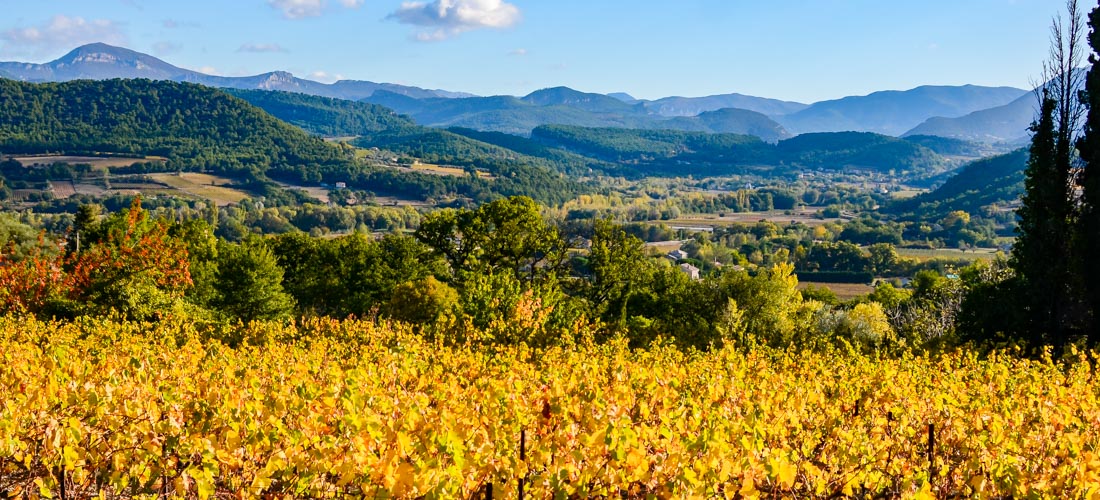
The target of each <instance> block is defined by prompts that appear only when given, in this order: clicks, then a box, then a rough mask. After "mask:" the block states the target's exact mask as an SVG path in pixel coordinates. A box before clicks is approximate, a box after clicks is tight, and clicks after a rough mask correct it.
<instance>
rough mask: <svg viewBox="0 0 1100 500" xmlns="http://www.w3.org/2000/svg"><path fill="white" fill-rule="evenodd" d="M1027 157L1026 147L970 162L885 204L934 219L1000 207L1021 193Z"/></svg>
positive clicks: (911, 214)
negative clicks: (936, 183) (933, 185)
mask: <svg viewBox="0 0 1100 500" xmlns="http://www.w3.org/2000/svg"><path fill="white" fill-rule="evenodd" d="M1027 159H1028V152H1027V150H1026V149H1018V150H1016V151H1013V152H1011V153H1009V154H1005V155H1000V156H994V157H991V158H985V159H981V160H977V161H974V162H972V163H969V164H967V165H966V166H965V167H963V168H962V169H960V170H959V172H958V174H956V175H955V176H953V177H951V178H950V179H948V180H947V182H945V183H944V184H943V185H942V186H940V187H939V188H937V189H936V190H934V191H931V192H928V193H925V194H922V195H920V196H917V197H915V198H910V199H908V200H902V201H899V202H897V203H895V204H894V205H892V206H890V207H888V211H889V212H893V213H899V214H906V215H909V216H916V217H920V218H925V219H938V218H941V217H943V216H945V215H947V213H949V212H951V211H954V210H965V211H967V212H970V213H975V214H976V213H980V211H981V210H982V208H983V207H989V206H991V205H1000V206H1002V207H1003V206H1005V205H1007V204H1010V203H1013V202H1015V201H1017V200H1019V199H1020V196H1021V195H1022V194H1023V192H1024V170H1025V169H1026V168H1027Z"/></svg>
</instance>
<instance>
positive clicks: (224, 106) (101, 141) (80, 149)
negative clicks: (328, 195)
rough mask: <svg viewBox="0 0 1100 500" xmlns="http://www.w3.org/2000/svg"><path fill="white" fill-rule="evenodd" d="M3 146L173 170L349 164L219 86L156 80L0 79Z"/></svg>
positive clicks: (337, 153) (319, 142)
mask: <svg viewBox="0 0 1100 500" xmlns="http://www.w3.org/2000/svg"><path fill="white" fill-rule="evenodd" d="M0 150H3V151H4V152H7V153H44V152H64V153H87V152H106V153H125V154H140V155H157V156H164V157H166V158H168V162H169V165H170V166H171V167H174V168H182V169H189V168H208V169H212V170H217V171H225V172H233V171H242V170H245V171H250V172H252V173H256V174H259V173H262V172H266V171H268V170H269V169H294V168H298V167H306V166H309V167H311V168H317V167H320V166H324V165H335V164H341V163H345V162H347V159H346V158H345V156H344V155H343V154H341V152H340V151H339V150H337V149H336V148H333V147H331V146H329V145H327V144H325V143H324V141H322V140H321V139H320V138H317V137H313V136H310V135H309V134H307V133H305V132H303V131H301V130H299V129H297V128H295V127H293V126H291V125H289V124H287V123H284V122H281V121H279V120H278V119H276V118H275V117H273V116H271V115H269V114H267V113H265V112H263V110H261V109H259V108H256V107H254V106H252V105H250V104H248V103H247V102H245V101H243V100H240V99H238V98H236V97H233V96H230V95H228V94H226V93H224V92H221V91H219V90H215V89H212V88H208V87H202V86H199V85H193V84H186V83H173V82H166V81H150V80H103V81H89V80H77V81H72V82H66V83H43V84H31V83H24V82H17V81H14V80H0Z"/></svg>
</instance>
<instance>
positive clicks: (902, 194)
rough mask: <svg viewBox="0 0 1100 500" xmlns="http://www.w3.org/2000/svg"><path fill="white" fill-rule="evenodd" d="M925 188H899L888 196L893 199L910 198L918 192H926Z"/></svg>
mask: <svg viewBox="0 0 1100 500" xmlns="http://www.w3.org/2000/svg"><path fill="white" fill-rule="evenodd" d="M927 192H928V190H927V189H900V190H897V191H894V192H891V193H890V197H891V198H893V199H895V200H904V199H908V198H912V197H914V196H917V195H919V194H923V193H927Z"/></svg>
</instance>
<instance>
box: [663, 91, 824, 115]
mask: <svg viewBox="0 0 1100 500" xmlns="http://www.w3.org/2000/svg"><path fill="white" fill-rule="evenodd" d="M645 107H646V109H647V110H649V112H651V113H654V114H658V115H661V116H695V115H698V114H700V113H705V112H707V111H715V110H719V109H725V108H737V109H747V110H749V111H756V112H757V113H763V114H765V115H768V116H775V115H787V114H791V113H795V112H798V111H801V110H803V109H806V108H807V105H806V104H802V103H800V102H790V101H781V100H778V99H767V98H764V97H753V96H748V95H743V94H721V95H712V96H706V97H665V98H662V99H657V100H655V101H646V102H645Z"/></svg>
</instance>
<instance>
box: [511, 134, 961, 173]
mask: <svg viewBox="0 0 1100 500" xmlns="http://www.w3.org/2000/svg"><path fill="white" fill-rule="evenodd" d="M531 138H532V139H534V140H536V141H538V142H542V143H544V144H547V145H550V146H554V147H560V148H564V149H567V150H570V151H573V152H577V153H580V154H584V155H589V156H595V157H597V158H600V159H602V160H606V161H614V162H620V163H627V164H631V165H633V166H635V168H637V169H638V170H640V171H643V172H647V173H653V174H681V175H683V174H687V173H695V174H711V175H714V174H730V173H736V172H739V171H743V170H744V168H745V167H749V166H771V167H777V166H785V167H794V168H829V169H843V168H848V167H857V168H864V169H870V170H877V171H882V172H885V171H889V170H895V171H898V172H902V171H910V172H924V171H929V170H933V169H935V168H937V167H939V166H941V165H942V164H943V162H944V160H943V158H942V157H940V156H939V155H938V154H936V153H935V152H934V151H932V150H931V149H928V148H926V147H924V146H922V145H920V144H917V143H914V142H909V141H906V140H903V139H897V138H893V137H888V136H884V135H879V134H872V133H865V132H837V133H820V134H803V135H800V136H798V137H794V138H791V139H786V140H783V141H779V142H778V144H768V143H766V142H763V141H761V140H759V139H758V138H756V137H754V136H748V135H739V134H708V133H703V132H684V131H676V130H632V129H617V128H583V127H570V126H561V125H548V126H542V127H538V128H536V129H535V130H534V131H532V133H531Z"/></svg>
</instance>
